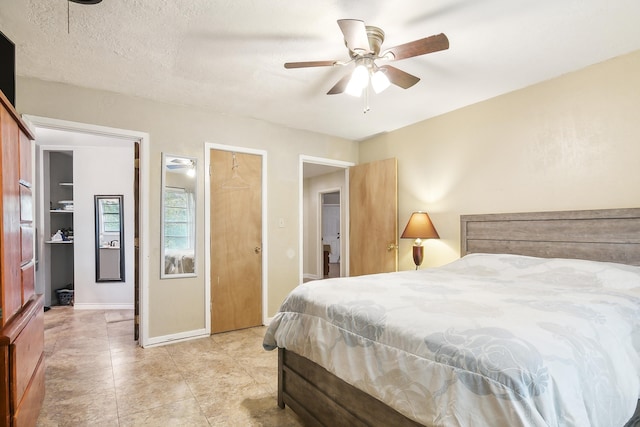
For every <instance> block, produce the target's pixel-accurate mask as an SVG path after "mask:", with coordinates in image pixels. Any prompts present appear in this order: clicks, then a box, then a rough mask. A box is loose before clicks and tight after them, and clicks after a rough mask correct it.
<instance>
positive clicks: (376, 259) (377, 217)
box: [349, 158, 398, 276]
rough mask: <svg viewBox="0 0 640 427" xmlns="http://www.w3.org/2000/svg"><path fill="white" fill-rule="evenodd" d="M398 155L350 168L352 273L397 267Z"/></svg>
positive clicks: (393, 269)
mask: <svg viewBox="0 0 640 427" xmlns="http://www.w3.org/2000/svg"><path fill="white" fill-rule="evenodd" d="M397 191H398V168H397V161H396V159H395V158H392V159H386V160H379V161H376V162H371V163H365V164H362V165H357V166H354V167H352V168H350V169H349V275H350V276H360V275H363V274H373V273H385V272H390V271H397V270H398V195H397Z"/></svg>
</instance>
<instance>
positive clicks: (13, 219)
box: [0, 92, 44, 427]
mask: <svg viewBox="0 0 640 427" xmlns="http://www.w3.org/2000/svg"><path fill="white" fill-rule="evenodd" d="M33 139H34V137H33V135H32V133H31V132H30V131H29V128H27V126H26V125H25V124H24V122H23V121H22V120H21V119H20V116H18V113H17V112H16V110H15V109H14V108H13V106H12V105H11V103H10V102H9V100H8V99H7V98H6V97H5V95H4V94H3V93H2V92H0V144H1V148H0V167H1V168H2V170H1V172H0V191H1V192H2V196H1V197H0V206H1V207H2V209H0V211H1V212H2V214H1V217H0V310H1V312H0V367H1V369H2V371H0V427H1V426H34V425H35V424H36V421H37V419H38V414H39V413H40V408H41V407H42V402H43V400H44V307H43V296H42V295H37V294H36V293H35V261H34V243H33V239H34V227H33V225H34V224H33V214H34V209H33V188H32V185H31V184H32V182H31V181H32V165H31V162H32V159H31V153H32V148H31V145H32V143H33Z"/></svg>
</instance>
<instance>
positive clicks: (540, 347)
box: [264, 209, 640, 426]
mask: <svg viewBox="0 0 640 427" xmlns="http://www.w3.org/2000/svg"><path fill="white" fill-rule="evenodd" d="M461 238H462V242H461V255H462V258H461V259H460V260H458V261H455V262H454V263H451V264H449V265H447V266H444V267H441V268H437V269H424V270H419V271H407V272H398V273H387V274H381V275H371V276H360V277H354V278H339V279H327V280H323V281H318V282H310V283H308V284H305V285H301V286H299V287H298V288H297V289H296V290H294V291H293V292H292V293H291V294H290V296H289V297H288V298H287V300H286V301H285V302H284V303H283V306H282V307H281V310H280V312H279V313H278V314H277V315H276V316H275V317H274V319H273V321H272V322H271V323H270V325H269V328H268V329H267V332H266V334H265V338H264V347H265V348H266V349H275V348H277V349H278V352H279V362H278V364H279V374H278V375H279V377H278V383H279V384H278V405H279V406H280V407H284V406H285V405H288V406H290V407H291V408H292V409H293V410H294V411H295V412H296V413H297V414H298V415H299V416H300V417H301V419H302V420H303V421H304V422H305V425H335V426H339V425H345V426H347V425H348V426H358V425H363V426H365V425H371V426H374V425H394V426H418V425H427V426H431V425H434V426H436V425H437V426H456V425H460V426H465V425H474V426H483V425H487V426H500V425H508V426H516V425H526V426H537V425H541V426H542V425H559V426H561V425H567V426H570V425H580V426H583V425H606V426H623V425H626V426H631V425H636V423H638V424H640V415H639V414H638V411H637V401H638V397H639V396H638V393H639V391H640V374H639V372H640V360H639V353H640V335H639V334H640V268H638V267H632V266H639V265H640V209H613V210H612V209H608V210H595V211H564V212H540V213H518V214H488V215H464V216H462V217H461ZM585 260H587V261H585ZM451 276H454V277H456V280H457V281H453V282H451V283H449V278H450V277H451ZM460 279H462V280H460ZM388 284H391V287H392V288H393V291H392V292H391V291H389V289H388ZM425 284H426V285H425ZM323 288H325V290H328V292H329V293H328V294H326V293H325V294H322V293H321V290H322V289H323ZM307 296H313V298H311V299H308V298H307ZM316 300H318V301H319V302H318V303H317V304H316V302H313V303H311V301H316ZM391 302H395V303H396V305H390V306H389V305H387V303H391ZM398 302H400V303H399V305H398V304H397V303H398ZM416 315H418V317H416ZM300 328H301V329H300ZM416 338H417V339H416ZM341 348H344V349H347V351H339V350H340V349H341ZM365 362H366V363H365ZM383 402H384V403H383Z"/></svg>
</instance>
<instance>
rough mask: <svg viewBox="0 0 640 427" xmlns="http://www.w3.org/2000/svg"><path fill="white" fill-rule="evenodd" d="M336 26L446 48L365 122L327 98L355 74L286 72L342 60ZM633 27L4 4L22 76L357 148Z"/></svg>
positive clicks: (561, 16)
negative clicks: (432, 41)
mask: <svg viewBox="0 0 640 427" xmlns="http://www.w3.org/2000/svg"><path fill="white" fill-rule="evenodd" d="M342 18H354V19H362V20H364V21H365V23H366V24H368V25H375V26H378V27H380V28H382V29H383V30H384V31H385V33H386V40H385V42H384V44H383V50H384V48H385V47H391V46H395V45H398V44H402V43H405V42H408V41H412V40H415V39H419V38H422V37H426V36H430V35H433V34H438V33H441V32H442V33H445V34H446V35H447V36H448V38H449V41H450V46H451V47H450V49H449V50H445V51H442V52H437V53H432V54H429V55H424V56H420V57H415V58H410V59H405V60H402V61H396V62H394V63H393V65H394V66H396V67H398V68H400V69H402V70H404V71H407V72H409V73H411V74H414V75H416V76H418V77H420V78H421V81H420V82H419V83H418V84H417V85H415V86H414V87H412V88H410V89H407V90H404V89H401V88H399V87H395V86H392V87H391V88H389V89H388V90H387V91H385V92H383V93H382V94H379V95H373V96H372V97H371V100H370V106H371V111H370V112H368V113H367V114H363V112H362V106H363V105H362V100H361V99H358V98H353V97H350V96H348V95H344V94H343V95H332V96H328V95H325V93H326V92H327V91H328V90H329V89H330V88H331V87H332V86H333V85H334V84H335V82H336V81H337V80H338V79H339V78H340V77H342V76H343V75H344V73H347V72H349V71H350V70H351V68H348V67H324V68H309V69H294V70H286V69H285V68H284V67H283V63H284V62H290V61H306V60H331V59H339V60H347V59H349V58H348V53H347V49H346V48H345V46H344V41H343V39H342V34H341V32H340V29H339V27H338V25H337V23H336V20H338V19H342ZM638 22H640V1H638V0H613V1H612V0H536V1H526V0H482V1H480V0H475V1H470V0H440V1H425V0H396V1H388V0H369V1H358V0H342V1H339V0H334V1H311V0H301V1H290V0H288V1H286V0H269V1H259V0H225V1H221V0H104V1H102V2H101V3H99V4H97V5H91V6H87V5H79V4H76V3H68V2H67V1H66V0H0V31H2V32H3V33H5V35H7V36H8V37H9V38H10V39H12V40H13V41H14V42H15V44H16V62H17V65H16V67H17V74H18V75H21V76H29V77H35V78H39V79H44V80H51V81H59V82H65V83H70V84H74V85H78V86H84V87H91V88H97V89H104V90H109V91H115V92H120V93H125V94H130V95H134V96H138V97H144V98H150V99H155V100H159V101H163V102H169V103H177V104H186V105H194V106H199V107H206V108H208V109H212V110H215V111H220V112H223V113H225V114H232V115H240V116H246V117H253V118H257V119H261V120H265V121H269V122H273V123H278V124H282V125H285V126H288V127H292V128H298V129H306V130H311V131H315V132H320V133H324V134H329V135H336V136H340V137H344V138H347V139H352V140H362V139H366V138H368V137H370V136H372V135H375V134H378V133H382V132H387V131H391V130H394V129H397V128H400V127H404V126H407V125H409V124H412V123H415V122H418V121H421V120H424V119H427V118H429V117H433V116H436V115H440V114H443V113H446V112H448V111H451V110H454V109H457V108H460V107H463V106H465V105H469V104H473V103H476V102H478V101H482V100H485V99H488V98H491V97H494V96H497V95H500V94H503V93H506V92H510V91H513V90H516V89H519V88H522V87H525V86H528V85H531V84H534V83H537V82H540V81H543V80H547V79H550V78H553V77H556V76H558V75H561V74H565V73H567V72H571V71H574V70H577V69H580V68H583V67H585V66H587V65H590V64H594V63H597V62H601V61H604V60H606V59H609V58H612V57H615V56H619V55H622V54H625V53H628V52H631V51H634V50H637V49H640V25H639V24H638ZM18 96H19V94H18Z"/></svg>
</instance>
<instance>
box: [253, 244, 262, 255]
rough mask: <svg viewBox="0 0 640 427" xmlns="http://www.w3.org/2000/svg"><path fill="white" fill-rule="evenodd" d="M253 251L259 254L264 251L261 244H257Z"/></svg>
mask: <svg viewBox="0 0 640 427" xmlns="http://www.w3.org/2000/svg"><path fill="white" fill-rule="evenodd" d="M253 251H254V252H255V253H257V254H259V253H260V252H261V251H262V248H261V247H260V246H256V247H255V248H253Z"/></svg>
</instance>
